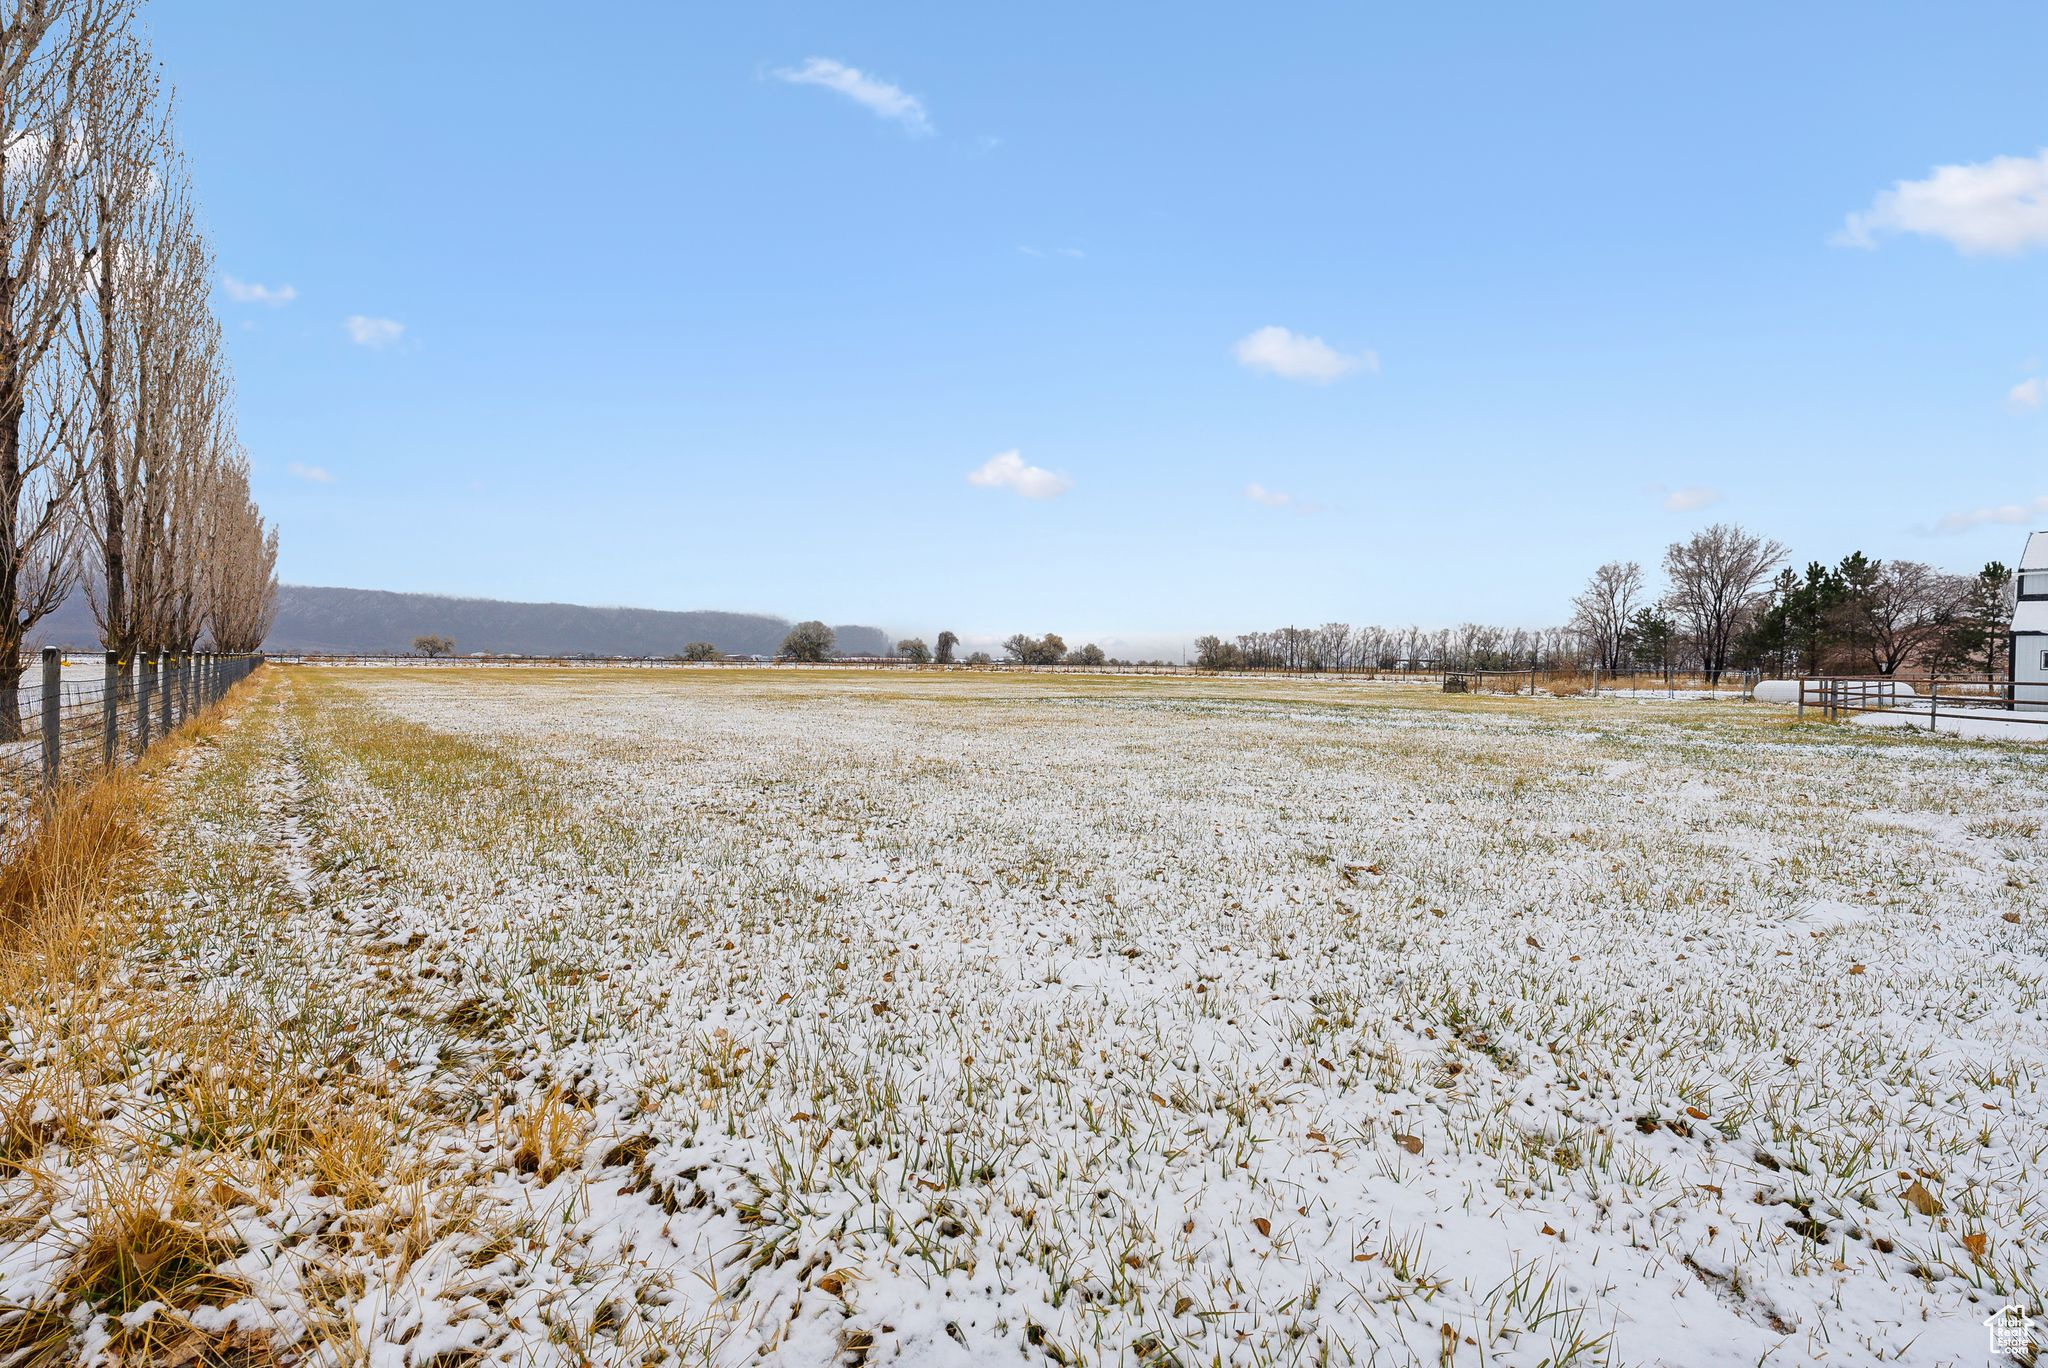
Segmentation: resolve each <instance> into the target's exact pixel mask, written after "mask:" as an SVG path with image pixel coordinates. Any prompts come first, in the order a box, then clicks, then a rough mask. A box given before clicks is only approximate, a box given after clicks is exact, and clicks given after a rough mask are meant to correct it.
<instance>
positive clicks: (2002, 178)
mask: <svg viewBox="0 0 2048 1368" xmlns="http://www.w3.org/2000/svg"><path fill="white" fill-rule="evenodd" d="M1882 233H1918V234H1920V235H1921V236H1923V237H1938V238H1941V239H1942V240H1943V241H1945V242H1948V243H1949V244H1951V245H1952V246H1954V247H1955V248H1956V250H1958V251H1962V252H2007V253H2010V252H2021V251H2025V250H2026V249H2027V248H2029V247H2040V246H2044V245H2048V148H2043V149H2042V150H2041V151H2040V152H2039V153H2038V154H2036V155H2034V156H2032V157H1993V158H1992V159H1991V160H1990V161H1985V162H1972V163H1970V164H1968V165H1966V166H1937V167H1935V168H1934V170H1933V172H1932V173H1930V174H1929V175H1928V177H1927V178H1926V179H1925V180H1915V181H1904V180H1902V181H1899V182H1898V183H1897V184H1895V185H1893V186H1892V188H1891V189H1889V190H1885V191H1882V192H1880V193H1879V194H1878V196H1877V198H1876V199H1874V200H1872V201H1871V202H1870V208H1868V209H1866V210H1864V211H1863V212H1862V213H1860V214H1851V215H1849V216H1848V218H1846V219H1844V220H1843V222H1842V227H1841V231H1839V232H1837V233H1836V234H1835V235H1834V236H1833V237H1832V238H1830V239H1829V241H1830V242H1832V243H1833V244H1834V245H1836V246H1838V247H1875V246H1876V245H1877V238H1878V235H1879V234H1882Z"/></svg>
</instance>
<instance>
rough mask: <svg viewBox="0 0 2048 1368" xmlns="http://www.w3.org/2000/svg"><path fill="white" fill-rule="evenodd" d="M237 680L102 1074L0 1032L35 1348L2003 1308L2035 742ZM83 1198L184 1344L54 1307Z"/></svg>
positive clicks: (1011, 699)
mask: <svg viewBox="0 0 2048 1368" xmlns="http://www.w3.org/2000/svg"><path fill="white" fill-rule="evenodd" d="M267 673H268V676H269V677H268V680H267V682H266V683H265V685H264V687H263V689H262V691H261V692H260V693H259V694H258V696H257V697H256V698H255V700H254V701H253V702H252V703H251V704H250V705H249V706H248V707H246V708H245V709H244V710H243V712H242V713H241V714H240V716H239V718H238V721H237V724H236V725H235V726H234V727H233V728H232V729H230V730H229V731H228V732H227V733H225V734H224V736H223V737H222V739H221V740H220V741H219V743H218V744H217V745H213V746H210V747H209V748H207V749H206V750H205V751H204V752H203V753H201V754H199V755H197V756H195V757H194V758H193V759H192V761H191V762H190V763H189V765H188V766H187V768H186V770H185V772H184V773H183V774H182V775H181V776H180V777H179V783H178V785H177V792H176V794H175V795H174V796H173V797H172V798H171V799H170V800H169V803H168V806H167V809H166V811H165V813H164V815H163V817H162V823H163V833H162V840H161V846H160V849H159V852H158V854H157V856H156V857H155V858H156V860H157V867H156V871H155V873H154V874H153V875H152V884H153V887H154V889H155V891H154V893H153V894H152V896H151V900H150V906H149V912H148V916H147V917H146V918H145V919H144V922H143V924H142V925H141V926H140V927H138V928H137V929H136V931H135V933H134V935H135V940H134V943H133V944H132V945H130V946H129V947H128V948H127V949H126V951H125V952H124V954H123V955H122V956H121V958H120V962H119V965H118V967H116V968H114V969H112V970H111V971H110V973H111V975H112V981H113V986H114V988H115V989H116V990H117V992H116V994H115V997H116V998H118V1000H119V1001H121V1002H122V1003H124V1004H127V1006H126V1008H125V1011H126V1015H121V1014H118V1013H114V1012H112V1011H110V1010H107V1009H105V1008H104V1007H103V1008H101V1009H100V1012H99V1016H100V1017H103V1018H105V1020H98V1019H96V1018H93V1017H92V1013H89V1012H83V1013H82V1012H81V1011H80V1009H79V1007H78V1002H77V999H76V997H75V995H71V996H67V995H66V994H65V993H64V992H60V991H57V990H55V989H52V990H50V991H49V992H48V994H47V995H45V996H42V997H38V998H37V1000H36V1001H34V1002H16V1003H12V1004H10V1005H9V1015H8V1022H7V1024H8V1028H9V1033H8V1035H7V1037H6V1049H5V1056H4V1062H0V1074H4V1075H5V1076H4V1077H0V1109H5V1112H4V1114H5V1116H7V1117H9V1118H11V1120H10V1123H9V1124H10V1126H11V1131H10V1133H11V1134H16V1135H29V1136H31V1137H33V1142H32V1143H31V1142H25V1141H24V1142H10V1146H9V1148H8V1149H7V1150H6V1151H5V1157H6V1160H7V1162H6V1163H5V1164H0V1198H4V1201H0V1213H4V1214H0V1303H6V1304H11V1305H17V1306H28V1307H31V1308H41V1311H40V1312H39V1313H38V1314H43V1315H44V1316H45V1317H46V1320H47V1324H46V1326H45V1330H44V1333H45V1334H46V1335H47V1336H53V1337H56V1338H55V1339H54V1340H53V1341H52V1342H57V1343H62V1342H64V1341H63V1340H62V1336H63V1335H65V1334H70V1335H72V1336H74V1339H73V1340H72V1341H71V1343H73V1344H74V1346H75V1345H78V1344H82V1345H84V1346H85V1347H86V1349H87V1350H92V1349H94V1348H109V1347H112V1348H120V1347H122V1346H124V1345H125V1346H130V1347H131V1348H132V1346H133V1344H135V1343H136V1342H137V1341H138V1337H142V1336H146V1335H148V1334H149V1333H151V1330H150V1327H151V1326H157V1327H159V1329H158V1330H157V1331H156V1332H155V1333H156V1334H157V1336H158V1341H157V1342H168V1343H171V1344H178V1343H186V1344H204V1345H208V1346H213V1347H215V1348H216V1349H217V1348H218V1346H219V1345H220V1344H223V1343H229V1342H233V1343H235V1344H239V1345H242V1346H243V1347H244V1348H247V1347H248V1346H250V1345H255V1344H273V1345H274V1344H278V1343H284V1342H292V1341H297V1342H299V1343H301V1344H309V1343H311V1344H324V1345H327V1346H329V1347H328V1348H327V1349H326V1350H325V1351H323V1352H324V1353H325V1354H327V1355H328V1356H329V1357H330V1358H331V1359H332V1360H333V1361H350V1362H356V1361H367V1362H369V1363H374V1364H392V1365H398V1364H412V1365H427V1364H433V1365H438V1366H440V1368H452V1365H455V1364H459V1363H464V1362H470V1361H476V1360H478V1359H483V1360H488V1361H491V1362H506V1363H564V1364H568V1363H639V1362H659V1361H673V1362H715V1363H731V1364H741V1363H763V1362H772V1363H777V1364H793V1365H826V1364H844V1363H859V1362H865V1363H868V1364H896V1363H903V1364H918V1365H923V1364H981V1363H1009V1362H1019V1363H1027V1364H1029V1363H1041V1362H1057V1363H1074V1364H1078V1363H1112V1364H1130V1365H1167V1364H1177V1365H1184V1366H1185V1368H1195V1365H1208V1364H1217V1363H1222V1364H1293V1363H1301V1364H1321V1363H1381V1364H1389V1365H1394V1364H1411V1363H1413V1364H1425V1365H1441V1364H1471V1365H1478V1364H1526V1365H1538V1364H1546V1363H1547V1364H1551V1365H1562V1364H1592V1363H1616V1364H1621V1363H1626V1364H1635V1363H1667V1364H1687V1365H1690V1364H1731V1365H1733V1364H1742V1365H1750V1364H1756V1363H1759V1362H1771V1363H1805V1362H1825V1363H1830V1364H1861V1363H1877V1362H1883V1363H1893V1362H1903V1363H1924V1364H1935V1363H1953V1364H1972V1365H1975V1364H1981V1363H1984V1362H1985V1361H1986V1358H1985V1354H1986V1350H1985V1345H1986V1336H1985V1331H1984V1329H1983V1328H1982V1325H1981V1322H1982V1321H1983V1320H1984V1318H1985V1317H1986V1316H1988V1315H1990V1314H1991V1313H1992V1312H1993V1311H1995V1310H1996V1309H1998V1308H1999V1307H2001V1306H2003V1305H2005V1304H2006V1303H2007V1302H2008V1301H2012V1300H2018V1301H2020V1302H2022V1303H2025V1304H2028V1305H2030V1306H2032V1307H2034V1308H2035V1314H2036V1315H2037V1316H2039V1315H2041V1314H2042V1310H2041V1308H2040V1303H2041V1301H2042V1296H2043V1293H2042V1290H2041V1283H2042V1281H2043V1279H2042V1277H2041V1273H2040V1265H2041V1261H2042V1256H2043V1251H2044V1244H2043V1241H2044V1238H2048V1230H2044V1225H2043V1222H2044V1202H2048V1181H2044V1174H2043V1160H2044V1156H2048V1107H2044V1105H2043V1096H2042V1091H2041V1089H2042V1086H2043V1082H2044V1079H2048V934H2044V922H2043V906H2044V900H2048V748H2043V747H2038V746H2036V747H2020V746H2000V745H1989V744H1980V743H1970V742H1963V741H1957V740H1954V739H1951V738H1938V737H1927V736H1923V735H1914V734H1904V733H1899V734H1893V733H1885V732H1873V731H1870V730H1866V729H1862V728H1855V727H1846V726H1829V725H1826V724H1823V723H1815V722H1809V723H1806V724H1797V723H1795V722H1794V721H1793V720H1792V719H1791V718H1790V717H1789V716H1788V715H1787V714H1786V712H1785V710H1783V709H1775V708H1769V707H1763V706H1758V705H1752V704H1743V703H1739V702H1734V701H1728V702H1723V703H1703V702H1698V701H1693V702H1685V701H1680V702H1674V703H1668V704H1667V703H1658V702H1652V701H1647V700H1639V701H1635V702H1628V701H1621V700H1611V699H1571V700H1564V699H1550V698H1537V699H1526V698H1525V699H1504V698H1485V697H1468V698H1454V697H1446V696H1444V695H1442V694H1439V693H1433V692H1429V691H1425V690H1420V689H1417V690H1406V689H1398V688H1388V687H1377V688H1374V687H1357V688H1347V687H1343V686H1330V685H1315V686H1300V687H1298V686H1294V685H1290V684H1284V683H1265V682H1246V681H1211V682H1203V681H1186V680H1172V679H1146V678H1127V679H1106V678H1105V679H1091V678H1085V677H1071V676H1070V677H1058V676H1046V677H1035V676H973V677H968V676H947V677H922V678H910V677H896V676H881V675H876V674H873V673H853V672H848V673H844V674H834V673H829V672H810V673H804V674H793V673H790V672H782V673H774V672H767V671H761V672H732V671H728V672H682V671H664V672H645V673H636V672H617V673H613V672H599V671H585V672H548V671H540V670H532V671H490V672H463V671H455V670H436V671H414V672H408V671H399V670H390V669H385V670H376V671H361V672H346V671H325V670H322V671H315V670H297V671H287V670H281V669H275V668H273V669H272V670H270V671H268V672H267ZM110 1000H111V999H110ZM195 1003H202V1004H206V1007H205V1009H204V1010H196V1009H195V1007H194V1004H195ZM82 1020H84V1021H86V1022H87V1024H84V1025H82V1024H81V1022H82ZM214 1020H218V1021H220V1022H223V1023H227V1024H225V1025H222V1026H220V1027H219V1028H218V1029H217V1030H215V1031H214V1033H213V1034H212V1035H207V1034H206V1030H207V1029H212V1028H203V1027H195V1026H194V1025H193V1024H192V1023H193V1022H194V1021H214ZM209 1051H210V1052H211V1053H209ZM81 1060H82V1061H86V1062H85V1063H81V1062H80V1061H81ZM66 1098H70V1099H74V1100H75V1106H74V1107H73V1111H74V1112H75V1113H76V1115H78V1116H80V1117H84V1118H86V1119H85V1120H84V1121H82V1122H80V1123H79V1124H78V1125H77V1126H71V1127H66V1126H60V1125H57V1124H56V1123H55V1122H53V1121H52V1120H51V1119H50V1118H51V1117H52V1116H53V1115H55V1114H56V1112H57V1111H58V1110H59V1109H60V1102H61V1099H66ZM38 1105H40V1106H41V1107H42V1110H41V1111H37V1110H36V1108H37V1106H38ZM24 1116H29V1117H37V1116H40V1117H42V1118H43V1119H42V1120H41V1121H34V1122H31V1121H24V1120H23V1119H22V1118H23V1117H24ZM116 1189H118V1190H121V1191H131V1190H132V1191H134V1192H137V1193H141V1194H144V1197H143V1198H142V1199H140V1200H142V1201H144V1202H148V1203H157V1204H159V1205H161V1206H162V1207H163V1208H164V1209H165V1210H167V1211H174V1213H175V1215H176V1219H177V1220H178V1221H181V1222H184V1223H185V1225H186V1226H187V1227H190V1228H191V1229H193V1230H199V1231H203V1232H204V1243H202V1244H201V1245H200V1246H199V1247H200V1248H201V1249H203V1250H204V1251H205V1253H204V1256H203V1257H201V1256H199V1255H191V1256H189V1257H190V1258H192V1259H196V1260H197V1264H198V1265H205V1266H208V1267H211V1269H212V1273H211V1274H210V1275H209V1276H211V1277H213V1278H215V1279H217V1282H215V1283H207V1282H205V1280H204V1279H199V1278H196V1277H195V1279H194V1281H193V1282H192V1286H194V1287H201V1286H202V1285H203V1286H204V1287H206V1288H210V1289H211V1291H210V1292H207V1293H206V1294H205V1295H201V1294H199V1293H193V1294H192V1295H190V1296H188V1297H186V1298H185V1300H184V1301H183V1302H182V1303H181V1302H180V1300H179V1297H177V1296H166V1297H163V1298H160V1299H158V1300H153V1301H149V1302H137V1301H136V1300H135V1297H136V1295H137V1294H133V1293H130V1294H128V1295H129V1302H128V1303H121V1302H119V1301H118V1299H116V1301H115V1302H114V1303H111V1304H110V1303H109V1302H108V1301H107V1300H105V1299H101V1300H99V1301H97V1302H94V1303H93V1304H92V1305H89V1306H88V1305H84V1304H83V1303H85V1302H91V1301H92V1297H91V1296H90V1295H88V1294H87V1292H86V1291H83V1290H82V1289H87V1288H89V1287H96V1286H99V1284H93V1283H88V1282H87V1281H86V1280H85V1279H84V1276H83V1274H82V1273H81V1272H80V1269H81V1267H82V1266H83V1265H82V1263H81V1260H83V1259H84V1255H83V1254H82V1253H81V1251H82V1250H85V1249H86V1247H87V1245H88V1244H89V1242H90V1238H91V1233H92V1231H93V1230H94V1228H95V1222H102V1223H103V1222H105V1221H107V1220H109V1219H112V1218H111V1217H108V1216H107V1215H106V1214H105V1213H106V1208H107V1206H108V1202H109V1198H108V1193H109V1192H112V1191H114V1190H116ZM181 1204H182V1205H181ZM194 1238H198V1237H197V1236H195V1237H194ZM207 1300H211V1301H212V1302H214V1303H217V1304H218V1305H219V1306H220V1307H221V1308H223V1309H216V1310H197V1311H195V1310H193V1309H192V1304H193V1303H194V1302H201V1301H207ZM165 1302H169V1303H171V1304H172V1306H173V1307H175V1306H180V1305H182V1307H183V1309H182V1310H177V1309H170V1308H167V1307H166V1306H165V1304H164V1303H165ZM130 1303H133V1304H130ZM121 1311H126V1312H127V1319H126V1320H125V1321H123V1320H121V1319H119V1318H118V1317H117V1315H116V1314H115V1313H118V1312H121ZM0 1314H4V1313H0ZM50 1317H61V1319H50ZM16 1323H17V1324H18V1323H19V1322H18V1321H17V1322H16ZM5 1324H6V1322H4V1321H0V1346H4V1344H5V1343H6V1342H7V1332H6V1331H5V1328H4V1326H5ZM166 1326H168V1327H170V1328H168V1329H164V1328H161V1327H166ZM67 1327H68V1328H67ZM181 1336H182V1337H184V1338H182V1339H181V1338H180V1337H181Z"/></svg>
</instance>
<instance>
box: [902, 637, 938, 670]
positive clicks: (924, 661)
mask: <svg viewBox="0 0 2048 1368" xmlns="http://www.w3.org/2000/svg"><path fill="white" fill-rule="evenodd" d="M896 654H898V655H901V656H907V657H909V659H910V663H911V664H913V665H928V664H930V663H931V658H932V648H931V647H929V646H927V645H925V644H924V638H923V637H905V638H903V640H901V641H899V642H897V643H896Z"/></svg>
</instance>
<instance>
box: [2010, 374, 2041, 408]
mask: <svg viewBox="0 0 2048 1368" xmlns="http://www.w3.org/2000/svg"><path fill="white" fill-rule="evenodd" d="M2043 399H2048V381H2043V380H2042V379H2041V378H2040V377H2039V376H2036V377H2035V378H2033V379H2031V380H2022V381H2020V382H2019V383H2018V384H2017V385H2014V386H2013V387H2012V388H2011V389H2009V390H2007V391H2006V392H2005V402H2006V403H2008V404H2010V405H2012V406H2013V407H2014V408H2016V409H2037V408H2039V407H2041V401H2042V400H2043Z"/></svg>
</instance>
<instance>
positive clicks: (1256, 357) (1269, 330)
mask: <svg viewBox="0 0 2048 1368" xmlns="http://www.w3.org/2000/svg"><path fill="white" fill-rule="evenodd" d="M1233 350H1234V351H1235V353H1236V355H1237V361H1238V364H1239V365H1241V366H1244V367H1246V368H1247V369H1250V370H1255V371H1265V372H1267V373H1268V374H1270V375H1278V376H1283V377H1285V378H1286V379H1289V380H1312V381H1314V382H1315V383H1316V384H1319V385H1327V384H1329V383H1330V382H1331V381H1332V380H1335V379H1337V378H1338V377H1340V376H1343V375H1346V374H1348V373H1350V372H1351V371H1354V370H1358V369H1361V368H1363V369H1365V370H1368V371H1377V370H1378V369H1379V368H1380V359H1379V357H1378V356H1377V355H1375V354H1374V353H1372V352H1369V351H1367V352H1360V353H1359V354H1358V355H1356V356H1346V355H1344V354H1343V353H1342V352H1340V351H1338V350H1336V349H1335V348H1334V347H1332V346H1331V345H1330V344H1329V343H1327V342H1325V341H1323V339H1322V338H1320V337H1304V336H1302V335H1301V334H1300V333H1297V332H1289V331H1288V330H1287V329H1286V328H1280V327H1265V328H1260V329H1258V330H1257V331H1255V332H1250V333H1246V334H1245V335H1244V336H1243V337H1241V338H1239V339H1238V341H1237V346H1236V347H1235V348H1234V349H1233Z"/></svg>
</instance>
